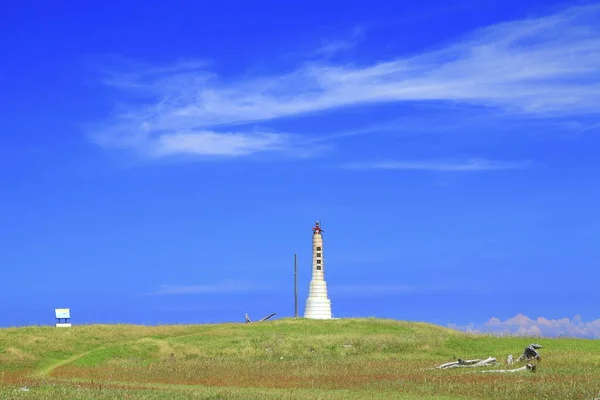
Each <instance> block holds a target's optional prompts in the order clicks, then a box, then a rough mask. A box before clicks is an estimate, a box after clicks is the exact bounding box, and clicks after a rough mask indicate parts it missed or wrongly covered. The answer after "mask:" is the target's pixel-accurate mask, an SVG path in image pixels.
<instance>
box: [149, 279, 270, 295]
mask: <svg viewBox="0 0 600 400" xmlns="http://www.w3.org/2000/svg"><path fill="white" fill-rule="evenodd" d="M261 290H265V288H264V287H263V286H260V285H254V284H250V283H242V282H234V281H225V282H221V283H214V284H203V285H160V287H159V289H158V290H157V291H156V292H154V293H152V294H154V295H183V294H209V293H240V292H254V291H261Z"/></svg>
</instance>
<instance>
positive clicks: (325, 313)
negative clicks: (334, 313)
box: [304, 280, 332, 319]
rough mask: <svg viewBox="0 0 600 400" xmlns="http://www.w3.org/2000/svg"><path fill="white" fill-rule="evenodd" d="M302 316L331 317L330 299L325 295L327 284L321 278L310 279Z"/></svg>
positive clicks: (313, 317)
mask: <svg viewBox="0 0 600 400" xmlns="http://www.w3.org/2000/svg"><path fill="white" fill-rule="evenodd" d="M304 318H310V319H331V318H332V317H331V300H329V298H328V297H327V284H326V283H325V281H323V280H317V281H314V280H313V281H311V282H310V289H309V292H308V299H306V308H305V310H304Z"/></svg>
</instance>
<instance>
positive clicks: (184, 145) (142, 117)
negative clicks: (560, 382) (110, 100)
mask: <svg viewBox="0 0 600 400" xmlns="http://www.w3.org/2000/svg"><path fill="white" fill-rule="evenodd" d="M599 14H600V6H599V5H589V6H582V7H575V8H571V9H568V10H566V11H564V12H561V13H558V14H555V15H550V16H545V17H540V18H532V19H526V20H520V21H513V22H505V23H501V24H498V25H494V26H490V27H487V28H483V29H481V30H478V31H476V32H473V33H472V34H470V35H468V36H465V37H463V38H462V39H461V40H459V41H457V42H455V43H453V44H451V45H448V46H446V47H444V48H439V49H435V50H430V51H426V52H423V53H421V54H416V55H415V54H413V55H405V56H401V57H397V58H394V59H390V60H387V61H383V62H377V63H371V64H362V65H358V64H341V63H333V62H329V63H323V62H322V63H316V62H312V63H311V62H307V63H305V64H302V65H300V66H299V67H298V68H297V69H296V70H293V71H290V72H288V73H284V74H279V75H267V76H255V77H251V78H244V79H237V80H236V79H233V80H232V79H225V78H223V77H220V76H218V75H217V74H215V73H214V72H211V71H208V70H207V69H206V66H205V64H202V63H195V62H187V63H185V64H184V65H181V66H179V67H177V68H168V67H167V68H154V69H153V70H152V71H150V72H147V71H146V72H144V71H142V72H139V73H121V74H115V75H113V76H111V77H109V78H107V79H106V80H105V83H106V84H107V85H110V86H112V87H114V88H117V89H120V90H123V91H126V92H129V93H135V94H136V95H137V96H138V98H139V99H140V101H136V102H131V103H129V104H128V106H127V107H124V108H122V110H121V111H120V112H119V113H118V114H117V115H115V116H114V118H113V119H112V120H111V121H109V122H108V123H106V124H104V126H102V127H100V128H98V129H96V131H95V132H94V134H93V137H94V139H95V141H96V142H97V143H98V144H100V145H102V146H104V147H118V148H128V149H133V150H136V151H138V152H141V153H143V154H145V155H147V156H149V157H153V158H157V157H165V156H173V155H177V154H196V155H216V156H225V157H232V156H242V155H249V154H253V153H260V152H280V151H288V150H289V149H290V148H294V146H296V145H299V144H301V142H302V141H301V140H294V137H293V135H290V134H289V132H288V133H283V134H282V133H280V132H271V133H265V132H264V130H260V131H259V132H255V130H254V129H252V128H251V125H252V124H256V123H261V124H265V123H268V122H270V121H273V120H277V119H282V118H289V117H299V116H309V115H311V114H315V113H320V112H324V111H327V110H329V111H331V110H339V109H342V108H347V107H359V106H362V107H364V106H374V105H377V104H382V103H401V102H423V101H429V102H451V103H456V104H463V105H477V106H484V107H494V108H499V109H502V110H508V111H511V112H517V113H521V114H528V115H536V116H556V115H565V114H582V113H588V114H597V113H598V112H599V110H598V108H597V104H598V103H600V23H598V20H599ZM337 47H338V48H339V47H340V46H339V44H338V45H337Z"/></svg>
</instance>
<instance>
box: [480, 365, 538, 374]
mask: <svg viewBox="0 0 600 400" xmlns="http://www.w3.org/2000/svg"><path fill="white" fill-rule="evenodd" d="M536 369H537V367H536V366H535V365H533V364H527V365H525V366H523V367H521V368H516V369H493V370H486V371H479V372H520V371H531V372H535V371H536Z"/></svg>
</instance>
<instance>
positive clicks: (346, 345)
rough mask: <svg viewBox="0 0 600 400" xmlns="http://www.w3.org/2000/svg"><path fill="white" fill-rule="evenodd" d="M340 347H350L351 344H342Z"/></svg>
mask: <svg viewBox="0 0 600 400" xmlns="http://www.w3.org/2000/svg"><path fill="white" fill-rule="evenodd" d="M342 347H345V348H346V349H349V348H350V347H352V345H351V344H343V345H342Z"/></svg>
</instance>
